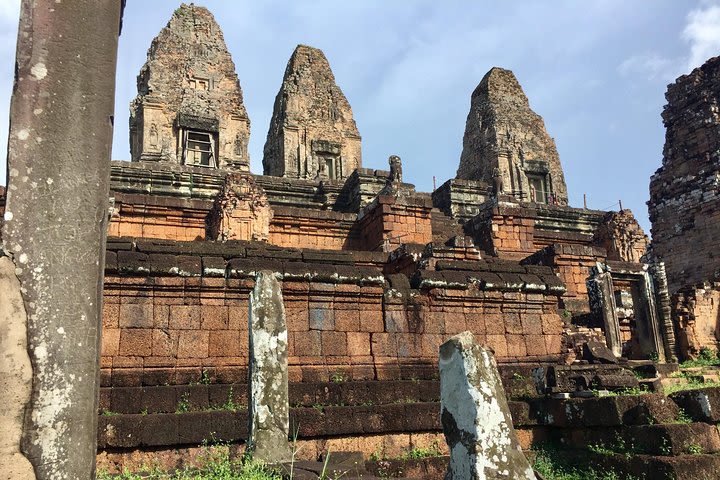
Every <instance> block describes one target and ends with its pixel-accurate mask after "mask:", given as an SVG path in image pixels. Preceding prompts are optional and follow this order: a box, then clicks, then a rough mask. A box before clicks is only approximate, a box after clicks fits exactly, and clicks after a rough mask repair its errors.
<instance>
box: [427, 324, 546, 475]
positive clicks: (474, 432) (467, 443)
mask: <svg viewBox="0 0 720 480" xmlns="http://www.w3.org/2000/svg"><path fill="white" fill-rule="evenodd" d="M440 399H441V415H442V424H443V431H444V433H445V439H446V440H447V443H448V446H449V447H450V465H449V467H448V472H447V474H446V475H445V479H446V480H470V479H477V480H485V479H487V480H491V479H513V480H523V479H526V480H534V479H535V474H534V472H533V470H532V468H531V467H530V464H529V463H528V461H527V458H525V455H524V454H523V452H522V449H521V448H520V444H519V442H518V440H517V436H516V435H515V430H513V424H512V418H511V417H510V410H509V408H508V404H507V399H506V397H505V391H504V389H503V386H502V383H501V381H500V375H499V373H498V370H497V365H496V363H495V358H494V356H493V354H492V352H491V351H490V350H489V349H487V348H484V347H481V346H480V345H478V344H477V343H475V339H474V337H473V335H472V333H470V332H463V333H461V334H459V335H456V336H454V337H452V338H451V339H450V340H448V341H447V342H445V343H444V344H442V346H441V347H440Z"/></svg>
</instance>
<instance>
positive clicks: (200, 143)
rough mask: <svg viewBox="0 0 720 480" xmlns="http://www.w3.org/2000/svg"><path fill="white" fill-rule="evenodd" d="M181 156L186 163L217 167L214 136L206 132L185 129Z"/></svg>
mask: <svg viewBox="0 0 720 480" xmlns="http://www.w3.org/2000/svg"><path fill="white" fill-rule="evenodd" d="M183 156H184V158H185V164H186V165H199V166H202V167H217V162H216V155H215V138H214V136H213V135H212V134H211V133H208V132H199V131H196V130H185V139H184V148H183Z"/></svg>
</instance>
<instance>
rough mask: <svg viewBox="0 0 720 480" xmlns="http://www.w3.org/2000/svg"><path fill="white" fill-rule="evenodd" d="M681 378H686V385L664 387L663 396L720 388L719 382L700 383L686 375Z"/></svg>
mask: <svg viewBox="0 0 720 480" xmlns="http://www.w3.org/2000/svg"><path fill="white" fill-rule="evenodd" d="M683 376H684V377H685V378H686V380H687V383H682V384H677V385H669V386H667V387H665V395H672V394H673V393H677V392H684V391H686V390H697V389H699V388H713V387H720V382H702V381H700V380H698V379H696V378H693V377H692V376H690V375H688V374H683Z"/></svg>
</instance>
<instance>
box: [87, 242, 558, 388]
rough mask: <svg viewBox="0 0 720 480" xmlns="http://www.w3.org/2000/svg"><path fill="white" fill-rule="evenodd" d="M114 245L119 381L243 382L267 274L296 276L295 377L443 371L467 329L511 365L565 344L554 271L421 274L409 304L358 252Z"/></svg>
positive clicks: (106, 371)
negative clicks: (261, 276)
mask: <svg viewBox="0 0 720 480" xmlns="http://www.w3.org/2000/svg"><path fill="white" fill-rule="evenodd" d="M109 248H110V250H109V251H108V263H107V276H106V282H105V305H104V315H103V327H104V333H103V343H102V361H101V366H102V372H103V385H106V386H108V385H115V386H122V385H125V386H128V385H141V384H143V385H162V384H165V383H170V384H183V383H189V382H197V381H199V378H201V375H202V372H203V370H207V369H211V370H212V373H213V375H215V376H216V377H217V378H219V379H221V383H223V382H225V383H228V382H237V381H241V379H243V378H244V376H245V374H246V372H247V311H248V295H249V292H250V290H251V289H252V288H253V287H254V281H253V280H252V279H253V278H254V274H255V272H256V271H258V270H259V269H271V270H275V271H278V272H281V274H282V276H283V297H284V300H285V310H286V315H287V325H288V332H289V335H288V345H289V374H290V380H291V381H295V382H299V381H328V380H329V379H331V378H332V377H333V376H335V377H337V378H345V379H355V380H365V379H378V380H382V379H392V378H401V377H403V378H405V377H408V376H413V375H415V376H418V377H422V378H425V377H428V378H432V376H433V375H436V360H437V352H438V347H439V345H440V344H441V343H442V342H444V341H445V340H446V339H447V338H448V337H449V336H451V335H454V334H457V333H459V332H461V331H464V330H471V331H472V332H473V333H474V334H475V335H476V336H477V338H479V339H481V340H482V341H483V342H486V343H487V344H488V345H489V346H491V347H492V348H493V349H494V350H495V352H496V355H497V357H498V358H499V360H500V361H502V362H517V361H554V360H557V359H558V358H559V357H560V355H561V354H562V353H563V346H562V339H561V335H562V330H563V325H562V320H561V318H560V316H559V315H558V312H557V304H558V299H557V295H558V294H559V293H562V290H557V288H558V286H560V284H559V282H558V281H557V279H556V278H555V277H554V275H553V274H552V273H551V271H550V270H549V269H548V268H544V267H532V266H531V267H519V266H517V265H515V266H512V265H511V264H507V263H502V262H501V263H497V264H495V263H493V264H487V263H477V268H490V269H491V271H488V272H480V271H477V272H473V271H456V270H447V271H421V272H420V273H419V274H418V275H417V276H416V277H413V278H412V279H411V281H410V284H411V285H412V288H413V290H412V292H413V294H412V296H411V297H412V298H413V299H414V300H413V301H412V302H409V303H398V302H397V301H396V299H397V298H402V296H401V295H398V294H397V292H398V290H395V289H394V288H392V287H390V285H389V284H388V283H387V281H386V280H385V277H384V276H383V274H382V273H381V269H380V268H379V267H378V266H371V265H372V263H373V260H372V258H371V257H372V254H369V255H366V256H367V258H365V259H361V258H358V259H357V260H354V259H352V258H351V257H349V256H347V257H342V258H341V257H339V256H338V255H337V254H332V253H331V252H327V253H324V252H318V251H300V250H290V249H278V248H275V249H272V248H270V247H266V246H264V245H263V244H258V243H254V242H249V243H247V242H245V243H243V242H235V243H228V244H224V245H218V244H214V243H213V242H202V243H198V242H189V243H188V242H163V243H153V242H140V243H136V244H135V245H133V243H132V242H129V241H126V240H122V239H115V240H111V241H110V243H109ZM457 263H458V265H461V264H462V262H457ZM466 263H467V262H466ZM453 265H454V264H452V262H451V265H448V266H446V267H444V268H458V267H457V266H453ZM488 265H491V266H490V267H488ZM533 269H535V270H533ZM507 270H516V271H518V272H520V271H521V272H524V273H522V274H520V273H512V272H511V271H507ZM528 271H533V272H537V273H536V274H535V273H528ZM406 282H407V280H406ZM548 282H550V283H548ZM394 299H395V300H394Z"/></svg>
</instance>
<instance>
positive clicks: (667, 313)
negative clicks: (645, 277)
mask: <svg viewBox="0 0 720 480" xmlns="http://www.w3.org/2000/svg"><path fill="white" fill-rule="evenodd" d="M650 274H651V275H652V278H653V283H654V285H655V297H656V299H657V301H656V305H657V312H658V319H659V322H660V328H661V330H662V338H663V346H664V347H665V358H666V359H667V361H668V362H677V360H678V359H677V355H676V349H677V347H676V342H675V328H674V326H673V321H672V315H671V308H670V293H669V291H668V283H667V275H666V273H665V263H664V262H656V263H653V264H651V265H650Z"/></svg>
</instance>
